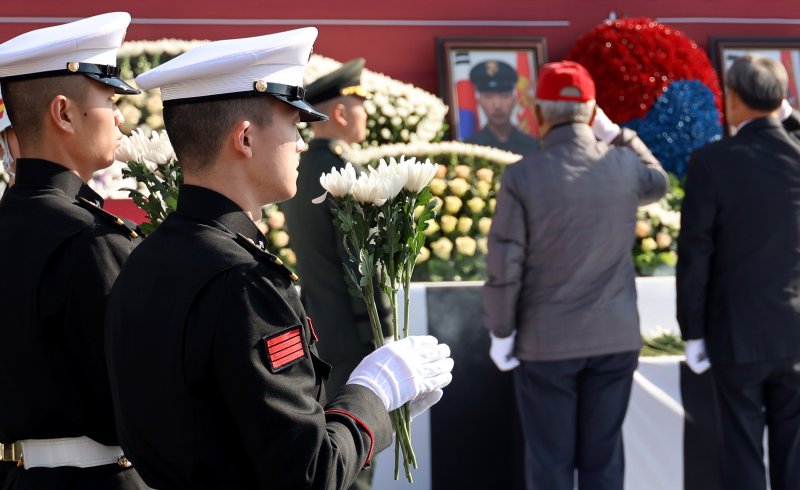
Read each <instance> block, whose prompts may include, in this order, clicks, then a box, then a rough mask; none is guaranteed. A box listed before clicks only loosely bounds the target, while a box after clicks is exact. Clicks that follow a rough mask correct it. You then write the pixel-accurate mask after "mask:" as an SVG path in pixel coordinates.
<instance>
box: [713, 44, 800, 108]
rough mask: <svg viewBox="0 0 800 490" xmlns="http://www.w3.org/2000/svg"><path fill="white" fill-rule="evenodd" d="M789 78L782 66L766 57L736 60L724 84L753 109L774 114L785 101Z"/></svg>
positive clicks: (756, 56) (746, 57)
mask: <svg viewBox="0 0 800 490" xmlns="http://www.w3.org/2000/svg"><path fill="white" fill-rule="evenodd" d="M788 84H789V76H788V75H787V74H786V68H784V67H783V65H782V64H781V63H780V62H778V61H776V60H774V59H772V58H767V57H766V56H758V55H747V56H741V57H739V58H736V59H735V60H734V62H733V65H731V67H730V68H729V69H728V71H727V72H726V73H725V85H726V86H727V87H728V89H730V90H733V91H734V92H736V93H737V94H738V95H739V97H740V98H741V99H742V102H744V103H745V105H747V106H748V107H750V108H751V109H755V110H759V111H765V112H768V111H774V110H775V109H777V108H778V107H780V105H781V102H782V101H783V99H785V98H786V92H787V87H788Z"/></svg>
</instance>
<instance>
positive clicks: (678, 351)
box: [641, 333, 684, 356]
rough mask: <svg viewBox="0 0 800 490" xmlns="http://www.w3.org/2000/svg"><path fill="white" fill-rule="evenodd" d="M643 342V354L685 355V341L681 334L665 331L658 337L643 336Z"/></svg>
mask: <svg viewBox="0 0 800 490" xmlns="http://www.w3.org/2000/svg"><path fill="white" fill-rule="evenodd" d="M642 342H643V344H644V345H643V346H642V350H641V355H642V356H680V355H683V347H684V342H683V339H681V337H680V335H675V334H672V333H664V334H662V335H659V336H658V337H650V338H643V339H642Z"/></svg>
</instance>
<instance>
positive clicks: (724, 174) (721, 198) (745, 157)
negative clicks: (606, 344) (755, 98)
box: [677, 118, 800, 363]
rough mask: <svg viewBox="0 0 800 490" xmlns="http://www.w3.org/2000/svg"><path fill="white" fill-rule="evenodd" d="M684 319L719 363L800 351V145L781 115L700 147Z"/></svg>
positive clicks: (686, 256) (685, 328)
mask: <svg viewBox="0 0 800 490" xmlns="http://www.w3.org/2000/svg"><path fill="white" fill-rule="evenodd" d="M678 257H679V260H678V266H677V301H678V304H677V307H678V323H679V324H680V327H681V332H682V334H683V336H684V338H686V339H698V338H705V340H706V348H707V351H708V355H709V357H710V359H711V361H712V362H715V363H749V362H759V361H768V360H777V359H783V358H791V357H798V356H800V143H799V142H798V140H797V139H796V137H795V136H794V135H793V134H791V133H788V132H787V131H786V130H785V129H784V128H783V127H782V126H781V124H780V122H778V121H777V120H776V119H772V118H762V119H756V120H753V121H751V122H750V123H748V124H747V125H745V126H744V127H743V128H742V129H741V130H740V131H739V132H738V133H737V134H736V135H735V136H734V137H732V138H728V139H725V140H722V141H718V142H715V143H712V144H709V145H707V146H704V147H702V148H700V149H698V150H696V151H695V152H694V153H692V155H691V158H690V161H689V167H688V174H687V177H686V198H685V199H684V201H683V207H682V216H681V234H680V237H679V238H678Z"/></svg>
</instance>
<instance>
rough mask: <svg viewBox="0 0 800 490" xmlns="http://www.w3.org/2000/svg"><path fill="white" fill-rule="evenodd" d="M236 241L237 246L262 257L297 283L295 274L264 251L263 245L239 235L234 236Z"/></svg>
mask: <svg viewBox="0 0 800 490" xmlns="http://www.w3.org/2000/svg"><path fill="white" fill-rule="evenodd" d="M236 241H237V242H239V244H240V245H242V246H243V247H244V248H246V249H247V250H249V251H250V252H252V253H254V254H255V255H256V256H258V257H263V258H265V259H267V260H269V261H270V262H271V263H273V264H274V265H276V266H278V267H279V268H280V269H282V270H283V271H284V272H285V273H286V275H287V276H289V279H291V280H292V281H297V280H298V279H300V278H299V277H297V274H295V273H294V272H292V271H291V270H289V268H288V267H286V266H285V265H284V264H283V261H282V260H281V259H280V258H278V257H277V256H275V255H272V254H271V253H269V252H267V251H266V250H264V248H263V244H262V245H259V244H257V243H256V242H254V241H253V239H252V238H248V237H246V236H244V235H242V234H241V233H237V234H236Z"/></svg>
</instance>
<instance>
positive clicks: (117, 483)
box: [3, 463, 150, 490]
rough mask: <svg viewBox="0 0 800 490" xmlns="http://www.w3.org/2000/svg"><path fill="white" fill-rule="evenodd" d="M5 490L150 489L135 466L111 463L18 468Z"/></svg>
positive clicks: (8, 480) (9, 477) (13, 472)
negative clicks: (84, 465) (87, 465)
mask: <svg viewBox="0 0 800 490" xmlns="http://www.w3.org/2000/svg"><path fill="white" fill-rule="evenodd" d="M3 488H4V490H149V489H150V487H148V486H147V485H146V484H145V483H144V481H142V478H141V477H140V476H139V474H138V473H137V472H136V470H135V469H133V468H123V467H121V466H119V465H118V464H116V463H114V464H107V465H103V466H95V467H93V468H74V467H61V468H31V469H29V470H26V469H25V468H21V467H20V468H17V469H16V470H14V471H12V473H11V474H10V475H9V476H8V479H7V481H6V484H5V486H4V487H3Z"/></svg>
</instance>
